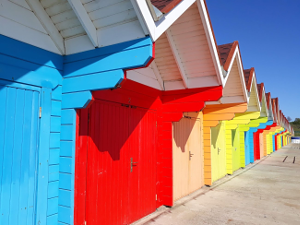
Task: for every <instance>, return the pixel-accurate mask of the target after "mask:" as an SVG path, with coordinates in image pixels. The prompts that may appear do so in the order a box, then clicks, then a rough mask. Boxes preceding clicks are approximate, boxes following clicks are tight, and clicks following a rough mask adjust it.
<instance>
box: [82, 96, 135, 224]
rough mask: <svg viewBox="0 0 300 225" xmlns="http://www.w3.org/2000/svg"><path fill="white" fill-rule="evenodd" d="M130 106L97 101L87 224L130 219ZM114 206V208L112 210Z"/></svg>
mask: <svg viewBox="0 0 300 225" xmlns="http://www.w3.org/2000/svg"><path fill="white" fill-rule="evenodd" d="M128 125H129V108H127V107H122V106H121V105H120V104H113V103H105V102H100V101H96V102H95V103H94V104H93V105H92V107H91V110H90V137H91V138H90V141H89V149H88V166H87V200H86V202H87V209H86V210H87V215H86V216H87V219H86V221H87V224H122V223H123V222H125V221H126V220H127V217H126V215H127V208H126V207H124V206H126V205H128V174H129V169H130V168H129V166H130V164H129V147H128V135H129V134H128V133H129V130H128ZM112 208H113V209H114V210H112Z"/></svg>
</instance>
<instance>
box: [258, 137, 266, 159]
mask: <svg viewBox="0 0 300 225" xmlns="http://www.w3.org/2000/svg"><path fill="white" fill-rule="evenodd" d="M264 146H265V145H264V135H263V133H260V134H259V150H260V152H259V153H260V158H261V159H262V158H263V157H264Z"/></svg>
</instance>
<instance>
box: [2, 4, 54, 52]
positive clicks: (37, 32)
mask: <svg viewBox="0 0 300 225" xmlns="http://www.w3.org/2000/svg"><path fill="white" fill-rule="evenodd" d="M0 23H1V30H0V34H2V35H5V36H7V37H11V38H14V39H16V40H19V41H22V42H25V43H28V44H31V45H34V46H37V47H39V48H43V49H45V50H48V51H50V52H55V53H59V50H58V49H57V48H56V46H55V45H54V43H53V41H52V39H51V38H50V36H49V35H48V33H47V32H46V30H45V29H44V28H43V26H42V24H41V23H40V21H39V20H38V19H37V17H36V16H35V15H34V13H33V12H32V11H31V9H30V8H29V6H28V5H27V3H26V1H25V0H18V1H16V0H14V1H8V0H6V1H3V2H1V7H0Z"/></svg>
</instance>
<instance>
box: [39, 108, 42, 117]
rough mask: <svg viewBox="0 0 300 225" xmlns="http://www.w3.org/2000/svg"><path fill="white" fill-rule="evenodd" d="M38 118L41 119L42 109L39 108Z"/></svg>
mask: <svg viewBox="0 0 300 225" xmlns="http://www.w3.org/2000/svg"><path fill="white" fill-rule="evenodd" d="M39 118H42V107H40V110H39Z"/></svg>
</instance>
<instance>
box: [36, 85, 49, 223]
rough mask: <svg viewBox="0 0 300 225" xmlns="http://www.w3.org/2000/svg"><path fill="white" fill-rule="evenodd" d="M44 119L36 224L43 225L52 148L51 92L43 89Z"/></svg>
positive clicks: (41, 125)
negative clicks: (50, 149) (50, 150)
mask: <svg viewBox="0 0 300 225" xmlns="http://www.w3.org/2000/svg"><path fill="white" fill-rule="evenodd" d="M41 106H42V109H43V110H42V118H41V119H40V134H41V135H40V140H39V152H40V153H41V154H39V155H38V162H39V163H38V183H37V208H36V223H38V224H40V225H43V224H46V222H47V194H45V193H48V166H49V165H48V160H49V147H50V116H51V90H50V89H47V88H42V93H41Z"/></svg>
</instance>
